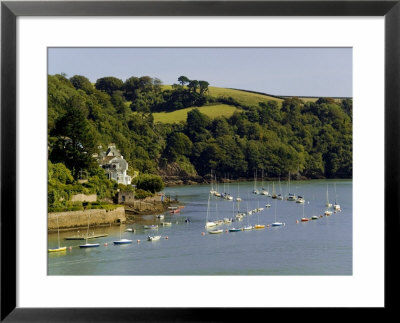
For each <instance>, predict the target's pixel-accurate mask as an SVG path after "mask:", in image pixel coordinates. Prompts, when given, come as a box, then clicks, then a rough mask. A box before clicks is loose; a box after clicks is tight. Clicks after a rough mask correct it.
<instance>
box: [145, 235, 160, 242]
mask: <svg viewBox="0 0 400 323" xmlns="http://www.w3.org/2000/svg"><path fill="white" fill-rule="evenodd" d="M160 238H161V236H148V237H147V241H157V240H160Z"/></svg>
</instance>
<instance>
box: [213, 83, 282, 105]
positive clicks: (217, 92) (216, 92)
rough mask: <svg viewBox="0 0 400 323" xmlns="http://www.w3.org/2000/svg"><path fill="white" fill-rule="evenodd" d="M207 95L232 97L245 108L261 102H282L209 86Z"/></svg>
mask: <svg viewBox="0 0 400 323" xmlns="http://www.w3.org/2000/svg"><path fill="white" fill-rule="evenodd" d="M208 93H209V94H210V95H211V96H212V97H221V96H223V97H232V98H233V99H235V100H236V101H238V102H239V103H241V104H244V105H247V106H258V103H259V102H262V101H277V102H282V101H283V100H281V99H278V98H274V97H272V96H269V95H263V94H258V93H252V92H246V91H241V90H233V89H225V88H220V87H213V86H210V87H209V88H208Z"/></svg>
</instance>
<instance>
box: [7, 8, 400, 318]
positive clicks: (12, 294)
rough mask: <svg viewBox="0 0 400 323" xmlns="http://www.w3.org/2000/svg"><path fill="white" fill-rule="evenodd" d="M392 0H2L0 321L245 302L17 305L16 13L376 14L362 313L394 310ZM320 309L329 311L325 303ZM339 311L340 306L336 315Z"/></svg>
mask: <svg viewBox="0 0 400 323" xmlns="http://www.w3.org/2000/svg"><path fill="white" fill-rule="evenodd" d="M399 2H400V1H399V0H395V1H387V0H381V1H321V0H319V1H300V0H299V1H271V0H270V1H268V0H262V1H100V2H97V1H86V2H85V1H73V2H68V1H62V2H60V1H42V2H38V1H26V2H25V1H3V2H2V3H1V285H0V289H1V321H5V322H86V321H91V322H92V321H93V322H128V321H133V322H142V321H143V322H149V321H151V322H170V321H171V322H172V321H174V322H189V321H213V322H217V321H235V320H237V319H239V318H240V316H241V314H242V311H243V310H244V309H243V308H233V309H232V308H213V309H211V308H208V309H204V308H179V307H176V308H79V309H78V308H18V307H16V299H17V290H16V288H17V281H16V278H17V277H16V272H17V263H16V243H17V237H16V207H17V204H16V201H17V199H16V197H17V187H16V175H17V173H16V167H15V166H16V160H17V155H16V130H17V124H16V113H17V111H16V86H17V83H16V82H17V79H16V54H17V51H16V36H17V30H16V19H17V17H19V16H383V17H384V19H385V110H384V114H385V117H384V119H385V134H384V136H385V155H384V160H385V162H384V164H385V178H384V182H385V184H384V185H385V191H384V194H385V198H384V201H385V206H384V210H385V226H384V227H385V264H384V265H385V306H384V308H383V309H380V308H378V309H377V308H375V311H366V313H367V315H368V318H370V319H374V316H375V317H376V318H378V315H379V318H380V319H382V316H381V315H382V314H383V313H382V311H385V314H386V313H388V312H389V311H390V312H392V311H396V296H395V295H394V293H395V292H396V287H398V286H399V278H398V275H396V273H394V270H396V268H397V267H396V260H397V257H398V254H399V253H398V248H397V246H398V243H397V239H396V238H397V237H399V228H400V226H399V223H400V221H399V211H398V206H397V204H398V201H399V200H400V194H399V180H400V174H399V162H400V161H399V157H400V156H399V155H400V149H399V127H398V124H399V121H400V115H399V111H400V91H399V90H400V64H399V63H400V3H399ZM371 126H373V125H371ZM372 149H373V148H372ZM371 153H373V151H371ZM367 176H369V175H367ZM378 194H379V192H378ZM265 292H268V291H265ZM344 292H345V291H344ZM38 296H40V291H38ZM182 297H185V295H182ZM310 306H312V304H310ZM261 310H262V309H252V310H251V311H252V314H251V317H252V319H251V320H253V319H256V318H257V316H258V315H263V314H264V313H260V311H261ZM276 310H279V309H276ZM326 310H328V311H329V308H326ZM314 313H316V312H314ZM329 313H330V314H329V315H330V318H335V315H336V314H335V313H336V312H334V311H332V309H331V310H330V311H329ZM348 314H349V313H348ZM246 315H247V313H246ZM323 315H326V314H325V313H324V314H323ZM341 315H342V314H339V315H338V318H340V317H341ZM319 318H320V319H324V318H325V317H319ZM289 319H290V318H289ZM342 319H343V317H342Z"/></svg>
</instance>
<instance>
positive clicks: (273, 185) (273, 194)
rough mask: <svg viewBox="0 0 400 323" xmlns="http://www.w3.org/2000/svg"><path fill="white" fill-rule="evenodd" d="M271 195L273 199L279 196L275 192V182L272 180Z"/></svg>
mask: <svg viewBox="0 0 400 323" xmlns="http://www.w3.org/2000/svg"><path fill="white" fill-rule="evenodd" d="M271 197H272V198H273V199H276V198H277V197H278V195H276V192H275V183H274V182H272V196H271Z"/></svg>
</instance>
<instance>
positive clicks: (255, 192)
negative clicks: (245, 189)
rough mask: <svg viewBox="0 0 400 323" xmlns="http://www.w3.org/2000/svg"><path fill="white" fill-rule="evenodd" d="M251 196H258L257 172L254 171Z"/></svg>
mask: <svg viewBox="0 0 400 323" xmlns="http://www.w3.org/2000/svg"><path fill="white" fill-rule="evenodd" d="M253 194H258V190H257V170H255V171H254V189H253Z"/></svg>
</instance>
